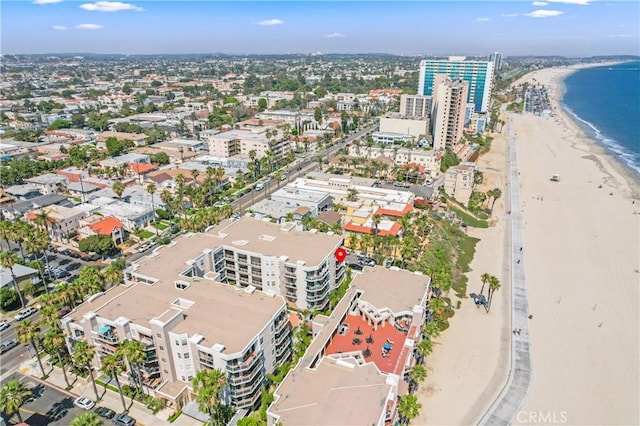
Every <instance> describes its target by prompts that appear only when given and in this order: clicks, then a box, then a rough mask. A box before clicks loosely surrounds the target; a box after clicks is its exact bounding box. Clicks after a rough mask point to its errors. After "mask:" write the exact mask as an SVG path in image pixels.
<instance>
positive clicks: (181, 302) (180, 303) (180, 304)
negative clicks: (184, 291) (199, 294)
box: [171, 297, 196, 309]
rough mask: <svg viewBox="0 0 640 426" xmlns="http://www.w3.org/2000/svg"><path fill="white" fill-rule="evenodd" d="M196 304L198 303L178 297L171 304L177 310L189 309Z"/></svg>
mask: <svg viewBox="0 0 640 426" xmlns="http://www.w3.org/2000/svg"><path fill="white" fill-rule="evenodd" d="M195 303H196V302H193V301H191V300H187V299H183V298H182V297H178V298H177V299H176V300H174V301H173V302H172V303H171V306H175V307H176V308H181V309H189V308H190V307H192V306H193V305H194V304H195Z"/></svg>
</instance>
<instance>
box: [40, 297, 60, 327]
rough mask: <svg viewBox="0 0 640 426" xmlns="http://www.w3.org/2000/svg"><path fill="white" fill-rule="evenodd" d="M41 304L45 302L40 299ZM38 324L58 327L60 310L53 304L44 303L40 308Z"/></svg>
mask: <svg viewBox="0 0 640 426" xmlns="http://www.w3.org/2000/svg"><path fill="white" fill-rule="evenodd" d="M40 303H41V304H45V303H46V302H45V301H43V300H42V299H40ZM39 322H40V324H41V325H42V326H43V327H52V328H56V329H60V312H59V311H58V309H57V308H56V307H55V306H52V305H46V306H44V307H43V308H42V309H40V321H39Z"/></svg>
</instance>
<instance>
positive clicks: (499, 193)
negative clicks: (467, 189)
mask: <svg viewBox="0 0 640 426" xmlns="http://www.w3.org/2000/svg"><path fill="white" fill-rule="evenodd" d="M489 193H491V194H490V196H491V197H493V201H492V202H491V212H490V214H491V215H493V206H495V204H496V201H498V198H500V197H501V196H502V191H501V190H500V188H493V189H491V190H489Z"/></svg>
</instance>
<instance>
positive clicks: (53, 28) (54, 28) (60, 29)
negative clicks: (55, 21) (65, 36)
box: [51, 25, 67, 31]
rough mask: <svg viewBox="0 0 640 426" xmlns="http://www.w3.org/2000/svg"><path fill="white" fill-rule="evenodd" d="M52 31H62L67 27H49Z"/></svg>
mask: <svg viewBox="0 0 640 426" xmlns="http://www.w3.org/2000/svg"><path fill="white" fill-rule="evenodd" d="M51 29H52V30H56V31H64V30H66V29H67V27H65V26H62V25H54V26H53V27H51Z"/></svg>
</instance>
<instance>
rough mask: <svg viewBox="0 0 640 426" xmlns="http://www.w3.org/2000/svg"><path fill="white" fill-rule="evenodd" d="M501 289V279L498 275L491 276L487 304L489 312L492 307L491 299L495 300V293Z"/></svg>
mask: <svg viewBox="0 0 640 426" xmlns="http://www.w3.org/2000/svg"><path fill="white" fill-rule="evenodd" d="M499 289H500V280H499V279H498V277H494V276H491V280H490V281H489V303H488V304H487V312H489V310H490V309H491V300H493V293H495V292H496V291H498V290H499Z"/></svg>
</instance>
